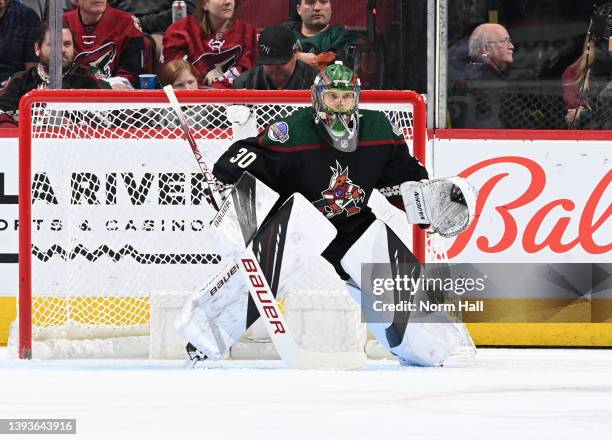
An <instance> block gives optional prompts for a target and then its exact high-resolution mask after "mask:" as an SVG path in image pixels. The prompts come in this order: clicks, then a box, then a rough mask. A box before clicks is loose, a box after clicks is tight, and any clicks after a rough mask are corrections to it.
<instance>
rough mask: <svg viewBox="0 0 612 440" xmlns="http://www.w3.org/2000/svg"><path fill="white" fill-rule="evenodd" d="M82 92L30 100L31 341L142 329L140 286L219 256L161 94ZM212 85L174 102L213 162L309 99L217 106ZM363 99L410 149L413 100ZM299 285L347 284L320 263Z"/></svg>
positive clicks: (199, 268) (200, 267) (197, 277)
mask: <svg viewBox="0 0 612 440" xmlns="http://www.w3.org/2000/svg"><path fill="white" fill-rule="evenodd" d="M47 93H51V92H50V91H48V92H47ZM84 93H85V92H84ZM89 93H91V94H90V95H89V96H87V97H84V98H75V99H73V98H71V99H69V100H66V101H65V102H57V99H52V100H50V101H45V99H46V98H45V96H41V98H40V100H41V102H35V103H34V104H33V105H32V107H31V112H32V120H31V131H30V135H31V161H32V169H31V174H30V175H31V187H32V209H31V215H32V228H31V235H32V256H31V261H32V270H31V272H32V288H31V292H26V293H25V295H26V296H27V295H31V297H32V313H31V316H32V325H33V326H32V328H33V339H37V338H40V339H45V338H47V339H49V338H51V339H52V338H56V337H61V338H70V337H75V338H87V337H92V335H94V336H93V337H104V336H109V335H110V336H113V335H117V334H118V335H121V336H124V335H125V334H135V335H140V334H146V333H147V325H148V322H149V319H150V313H151V310H150V305H149V300H148V295H149V292H151V291H160V290H161V291H164V290H167V291H185V290H194V289H197V288H198V287H199V286H201V285H202V284H204V282H205V281H206V279H207V278H208V277H209V276H210V275H212V274H213V273H214V272H216V270H218V267H219V264H221V263H222V262H221V258H220V257H219V255H217V254H216V253H215V249H214V246H213V241H212V240H211V237H210V235H209V232H208V230H207V227H206V226H207V225H208V222H209V220H210V219H211V218H212V216H213V214H214V212H213V211H212V209H211V208H210V207H209V206H208V204H207V203H206V201H205V195H204V189H205V188H206V183H205V180H204V178H203V176H202V174H201V173H200V171H199V168H198V166H197V163H196V161H195V160H194V158H193V155H192V152H191V150H190V148H189V146H188V145H187V143H186V142H185V141H184V140H182V133H181V131H180V129H179V128H178V125H177V122H178V121H177V119H176V117H175V115H174V113H173V112H172V110H171V109H170V108H169V105H167V104H165V99H164V98H163V95H159V99H157V102H151V100H150V99H148V100H147V101H148V102H137V99H138V97H140V96H144V95H141V94H135V95H133V98H134V99H133V100H130V101H129V102H120V101H128V99H127V98H126V96H127V95H121V94H117V95H116V96H117V97H118V99H117V100H116V101H115V102H113V100H112V99H111V98H109V96H110V95H105V96H106V97H105V99H104V102H102V100H97V99H96V95H95V92H89ZM218 93H219V94H218V95H215V94H214V93H212V92H211V93H208V94H202V95H201V96H200V97H198V98H193V97H191V98H190V99H188V100H182V103H185V105H184V106H183V111H184V113H185V115H186V116H187V118H188V121H189V125H190V127H191V129H192V132H193V134H194V137H195V138H196V140H197V142H198V145H199V147H200V150H201V151H202V153H203V154H204V157H205V159H206V161H207V162H208V163H209V164H210V165H212V164H213V163H214V162H215V161H216V160H217V158H218V157H219V156H220V155H221V154H222V153H223V152H224V151H225V150H226V149H227V148H228V146H229V145H230V144H231V143H232V141H233V140H234V139H237V138H243V137H246V136H253V135H255V134H257V133H258V132H259V131H261V130H263V129H264V128H265V127H266V126H267V125H268V124H269V123H271V122H272V121H274V120H276V119H278V118H280V117H285V116H287V115H289V114H291V113H293V112H294V111H296V109H298V108H299V107H302V106H306V105H309V101H308V97H307V96H306V95H304V97H302V98H300V99H294V100H293V101H294V102H292V103H286V102H285V103H280V102H278V103H277V102H275V96H274V95H273V94H271V95H268V96H269V103H266V104H260V103H253V102H249V100H248V99H244V98H240V97H237V98H236V99H235V100H234V101H233V102H230V103H228V102H224V103H218V102H217V103H216V102H215V97H218V96H224V95H223V94H221V92H218ZM155 96H157V95H155ZM179 96H180V95H179ZM179 99H181V98H180V97H179ZM71 101H74V102H71ZM154 101H155V100H154ZM224 101H227V99H224ZM285 101H286V100H285ZM369 101H370V102H369V103H363V104H362V105H361V107H363V108H370V109H376V110H381V111H384V113H385V114H386V115H387V116H388V118H389V119H390V120H391V122H393V123H394V124H395V125H396V126H397V127H398V128H399V129H400V130H401V132H402V133H404V135H405V137H406V140H407V142H408V144H409V145H411V141H412V135H413V131H414V129H413V123H412V122H413V114H412V106H411V105H410V104H409V103H399V104H398V103H388V102H382V101H379V102H376V101H377V100H376V99H375V97H374V96H372V98H371V99H370V100H369ZM22 121H24V120H23V119H22ZM24 122H25V121H24ZM423 129H424V127H423ZM22 170H23V169H22ZM296 284H297V286H296V289H299V290H342V289H343V288H344V286H343V282H342V281H341V280H340V279H339V278H338V277H337V275H336V274H335V272H334V271H333V269H332V268H331V266H330V265H329V264H328V263H327V262H325V261H324V260H322V259H321V261H320V262H318V263H317V264H315V265H314V266H313V267H312V268H310V270H309V271H308V273H307V274H306V275H305V277H303V278H302V279H301V280H299V282H297V283H296ZM22 295H24V293H23V292H22Z"/></svg>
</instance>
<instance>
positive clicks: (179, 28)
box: [161, 0, 257, 88]
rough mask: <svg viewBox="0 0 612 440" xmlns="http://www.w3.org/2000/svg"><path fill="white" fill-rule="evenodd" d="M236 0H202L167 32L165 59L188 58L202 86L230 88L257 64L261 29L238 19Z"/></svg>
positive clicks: (164, 60) (162, 60) (164, 46)
mask: <svg viewBox="0 0 612 440" xmlns="http://www.w3.org/2000/svg"><path fill="white" fill-rule="evenodd" d="M236 3H237V2H236V1H234V0H198V2H197V5H196V9H195V12H194V14H193V15H190V16H188V17H186V18H184V19H182V20H179V21H177V22H176V23H173V24H172V25H171V26H170V27H169V28H168V30H167V31H166V33H165V34H164V43H163V47H162V56H161V62H162V64H163V63H167V62H169V61H172V60H176V59H185V60H187V61H189V62H190V63H192V64H193V66H194V67H195V69H196V72H198V83H199V84H200V85H201V86H211V87H217V88H230V87H231V86H232V83H233V81H234V79H236V78H237V77H238V76H239V75H240V74H241V73H242V72H244V71H245V70H247V69H250V68H251V67H252V66H253V65H254V64H255V59H256V57H257V31H256V30H255V27H254V26H253V25H251V24H249V23H245V22H243V21H241V20H238V19H237V18H236V6H237V5H236Z"/></svg>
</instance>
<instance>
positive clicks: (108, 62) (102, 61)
mask: <svg viewBox="0 0 612 440" xmlns="http://www.w3.org/2000/svg"><path fill="white" fill-rule="evenodd" d="M116 57H117V47H116V46H115V43H114V42H112V41H111V42H108V43H106V44H103V45H102V46H100V47H97V48H95V49H92V50H86V51H83V52H81V53H79V54H78V55H77V56H76V57H75V58H74V62H75V63H76V64H80V65H82V66H89V67H91V68H92V69H93V71H94V73H95V75H96V77H97V78H99V79H102V78H108V77H110V76H112V71H111V66H112V65H113V62H114V61H115V58H116Z"/></svg>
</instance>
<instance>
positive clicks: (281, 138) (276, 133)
mask: <svg viewBox="0 0 612 440" xmlns="http://www.w3.org/2000/svg"><path fill="white" fill-rule="evenodd" d="M268 137H269V138H270V140H272V141H274V142H280V143H281V144H284V143H285V142H287V141H288V140H289V124H287V123H286V122H285V121H281V122H275V123H274V124H272V125H270V127H268Z"/></svg>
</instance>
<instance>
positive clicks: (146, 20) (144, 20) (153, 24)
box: [108, 0, 195, 60]
mask: <svg viewBox="0 0 612 440" xmlns="http://www.w3.org/2000/svg"><path fill="white" fill-rule="evenodd" d="M172 3H173V0H147V1H142V0H109V1H108V4H109V5H111V6H112V7H113V8H117V9H121V10H122V11H126V12H130V13H132V14H134V15H135V16H136V18H137V19H138V21H139V22H140V27H141V29H142V31H143V32H144V33H145V34H146V35H150V36H151V38H152V39H153V41H154V42H155V49H156V57H155V59H156V60H158V59H159V56H160V55H161V46H162V40H163V37H164V32H166V29H168V26H170V25H171V24H172ZM185 6H186V14H187V15H189V14H192V13H193V10H194V7H195V1H194V0H185Z"/></svg>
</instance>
